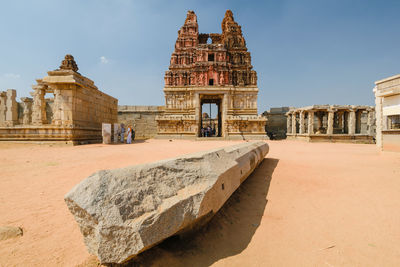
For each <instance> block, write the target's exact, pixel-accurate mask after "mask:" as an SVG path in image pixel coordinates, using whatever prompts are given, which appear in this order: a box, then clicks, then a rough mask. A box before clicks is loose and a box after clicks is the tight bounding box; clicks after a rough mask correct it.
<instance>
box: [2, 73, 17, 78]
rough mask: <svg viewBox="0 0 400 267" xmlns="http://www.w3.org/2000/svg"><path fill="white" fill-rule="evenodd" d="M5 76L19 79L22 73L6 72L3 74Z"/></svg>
mask: <svg viewBox="0 0 400 267" xmlns="http://www.w3.org/2000/svg"><path fill="white" fill-rule="evenodd" d="M3 77H4V78H10V79H19V78H21V75H19V74H15V73H5V74H4V75H3Z"/></svg>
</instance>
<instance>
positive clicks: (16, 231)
mask: <svg viewBox="0 0 400 267" xmlns="http://www.w3.org/2000/svg"><path fill="white" fill-rule="evenodd" d="M21 235H22V229H21V228H20V227H15V226H0V240H6V239H9V238H14V237H18V236H21Z"/></svg>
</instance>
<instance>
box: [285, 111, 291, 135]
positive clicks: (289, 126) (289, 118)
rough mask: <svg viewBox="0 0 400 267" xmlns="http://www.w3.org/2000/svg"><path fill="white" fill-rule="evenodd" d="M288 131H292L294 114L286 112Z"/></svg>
mask: <svg viewBox="0 0 400 267" xmlns="http://www.w3.org/2000/svg"><path fill="white" fill-rule="evenodd" d="M286 132H287V133H292V114H290V113H287V114H286Z"/></svg>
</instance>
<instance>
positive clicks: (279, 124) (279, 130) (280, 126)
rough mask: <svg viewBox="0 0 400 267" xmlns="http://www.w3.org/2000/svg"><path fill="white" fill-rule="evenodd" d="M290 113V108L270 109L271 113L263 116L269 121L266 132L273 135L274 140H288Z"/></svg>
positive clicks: (265, 113) (268, 112)
mask: <svg viewBox="0 0 400 267" xmlns="http://www.w3.org/2000/svg"><path fill="white" fill-rule="evenodd" d="M288 111H289V107H279V108H270V109H269V111H265V112H264V113H263V114H262V115H263V116H264V117H266V118H267V120H268V123H267V125H265V131H266V132H267V134H269V135H272V136H273V138H274V139H285V138H286V129H287V127H286V123H287V120H286V113H287V112H288Z"/></svg>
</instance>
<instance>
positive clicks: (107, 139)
mask: <svg viewBox="0 0 400 267" xmlns="http://www.w3.org/2000/svg"><path fill="white" fill-rule="evenodd" d="M101 127H102V136H103V144H111V124H110V123H102V125H101Z"/></svg>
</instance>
